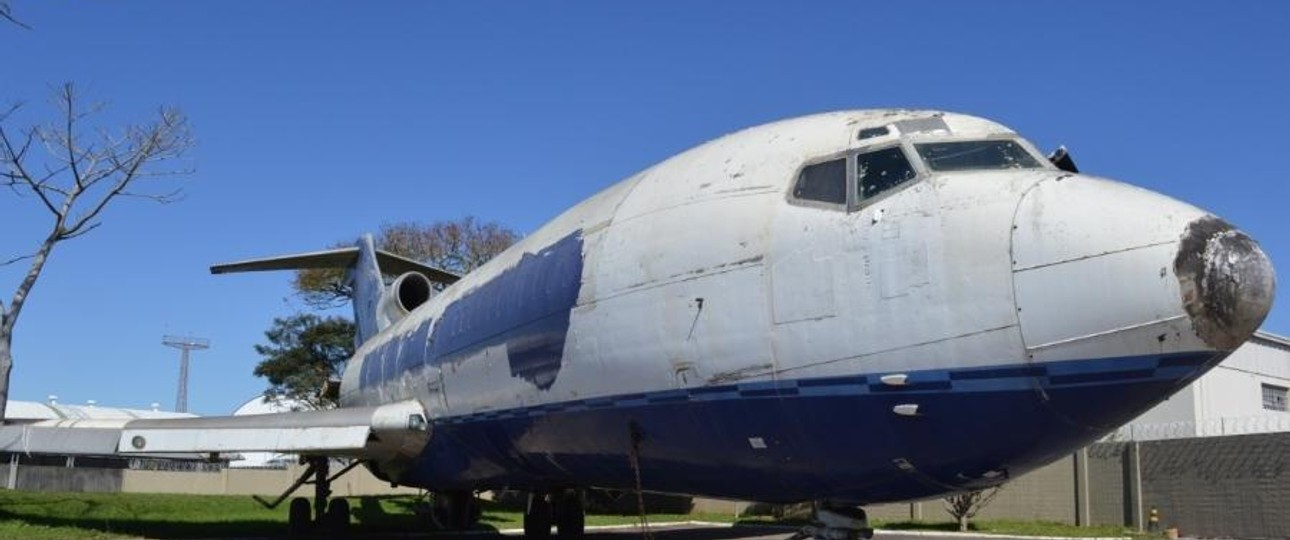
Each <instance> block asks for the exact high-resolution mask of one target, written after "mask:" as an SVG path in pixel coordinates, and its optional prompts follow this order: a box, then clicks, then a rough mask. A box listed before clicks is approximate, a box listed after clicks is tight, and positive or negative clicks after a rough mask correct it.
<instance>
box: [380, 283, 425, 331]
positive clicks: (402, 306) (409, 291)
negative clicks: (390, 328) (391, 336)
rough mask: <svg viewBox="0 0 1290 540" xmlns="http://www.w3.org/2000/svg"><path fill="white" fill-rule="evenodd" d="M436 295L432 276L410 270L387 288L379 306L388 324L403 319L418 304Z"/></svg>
mask: <svg viewBox="0 0 1290 540" xmlns="http://www.w3.org/2000/svg"><path fill="white" fill-rule="evenodd" d="M433 295H434V287H433V286H432V285H431V284H430V278H427V277H426V276H425V275H423V274H421V273H420V272H408V273H406V274H403V275H401V276H399V277H398V279H395V280H394V283H391V284H390V286H389V288H387V289H386V290H385V294H384V295H383V296H382V297H381V305H380V307H379V308H378V310H379V311H380V314H381V317H382V318H383V319H385V321H384V322H385V323H386V324H393V323H394V322H395V321H398V320H399V319H402V318H403V317H405V316H406V315H407V314H408V313H410V312H411V311H412V310H414V309H416V308H417V306H420V305H421V304H424V303H426V302H427V301H428V300H430V297H431V296H433Z"/></svg>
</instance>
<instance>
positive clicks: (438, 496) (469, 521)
mask: <svg viewBox="0 0 1290 540" xmlns="http://www.w3.org/2000/svg"><path fill="white" fill-rule="evenodd" d="M433 509H434V512H435V519H437V520H438V522H439V524H440V525H441V526H442V527H443V528H445V529H448V530H453V531H457V530H466V529H470V528H473V527H474V526H475V525H476V524H477V523H479V516H480V508H479V503H478V502H476V501H475V495H474V494H473V493H471V492H469V491H444V492H438V493H435V495H434V506H433Z"/></svg>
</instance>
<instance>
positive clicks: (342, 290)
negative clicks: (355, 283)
mask: <svg viewBox="0 0 1290 540" xmlns="http://www.w3.org/2000/svg"><path fill="white" fill-rule="evenodd" d="M519 238H520V236H519V234H518V233H516V232H515V231H513V230H511V229H508V228H507V227H506V226H504V225H502V224H500V223H497V222H494V221H490V222H481V221H479V220H478V219H476V218H475V217H474V216H466V217H463V218H460V219H457V220H452V221H436V222H434V223H430V224H424V223H414V222H410V221H404V222H400V223H392V224H385V225H382V226H381V232H380V234H379V235H377V238H376V244H377V247H379V248H380V249H383V250H385V251H389V252H391V253H395V254H398V255H402V256H404V257H408V258H410V259H414V260H418V261H421V262H424V263H426V264H429V265H432V266H436V267H439V268H442V269H444V270H447V271H449V272H454V273H458V274H465V273H466V272H469V271H471V270H474V269H475V268H476V267H478V266H479V265H481V264H484V263H486V262H488V260H489V259H491V258H493V256H494V255H497V254H498V253H501V252H502V251H503V250H505V249H506V248H508V247H510V246H511V244H514V243H515V241H516V240H519ZM349 245H351V244H349V243H341V244H337V246H336V247H347V246H349ZM343 276H344V273H343V272H342V271H340V270H330V269H309V270H300V271H297V272H296V277H295V280H294V281H293V282H292V287H294V288H295V289H296V292H298V293H299V294H300V296H301V297H302V298H304V300H305V303H306V304H309V306H311V307H313V308H315V309H329V308H334V307H337V306H339V305H343V304H344V303H345V302H348V301H349V298H350V290H349V286H348V285H346V284H345V280H344V279H343Z"/></svg>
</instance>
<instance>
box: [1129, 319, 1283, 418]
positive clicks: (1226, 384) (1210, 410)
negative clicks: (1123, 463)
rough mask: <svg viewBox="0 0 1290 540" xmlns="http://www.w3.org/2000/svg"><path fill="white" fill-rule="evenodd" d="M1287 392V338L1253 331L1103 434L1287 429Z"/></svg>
mask: <svg viewBox="0 0 1290 540" xmlns="http://www.w3.org/2000/svg"><path fill="white" fill-rule="evenodd" d="M1288 392H1290V339H1287V338H1284V337H1281V336H1277V335H1273V334H1268V333H1266V332H1257V333H1255V334H1254V337H1252V338H1250V341H1249V342H1247V343H1246V344H1245V345H1242V346H1241V348H1239V349H1237V350H1236V351H1235V352H1233V353H1232V355H1231V356H1229V357H1227V359H1226V360H1224V361H1223V363H1221V364H1219V365H1218V366H1217V367H1215V368H1214V369H1212V370H1210V372H1209V373H1206V374H1205V375H1204V376H1202V377H1201V378H1200V379H1197V380H1196V382H1194V383H1192V384H1191V385H1189V386H1187V387H1186V388H1184V389H1182V390H1181V391H1179V392H1178V393H1177V394H1174V396H1173V397H1171V398H1169V399H1168V400H1167V401H1165V402H1164V403H1161V404H1160V405H1157V406H1156V407H1155V408H1154V409H1151V410H1150V411H1147V412H1146V413H1144V414H1143V415H1142V416H1139V417H1138V418H1136V419H1134V420H1133V421H1132V422H1130V423H1129V424H1127V425H1125V426H1124V427H1122V428H1120V429H1119V430H1118V431H1117V432H1115V433H1113V434H1112V435H1111V436H1110V437H1108V439H1110V440H1130V439H1133V440H1153V439H1176V438H1183V437H1212V436H1219V435H1240V434H1245V433H1266V432H1273V431H1290V411H1288V410H1287V393H1288Z"/></svg>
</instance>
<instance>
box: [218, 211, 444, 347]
mask: <svg viewBox="0 0 1290 540" xmlns="http://www.w3.org/2000/svg"><path fill="white" fill-rule="evenodd" d="M304 268H344V269H346V273H345V275H346V279H347V280H348V281H349V285H350V289H351V290H352V291H353V294H354V297H353V298H352V301H353V304H354V324H355V326H357V328H358V334H357V335H356V336H355V342H356V343H357V344H359V345H361V344H362V343H363V342H364V341H367V340H368V339H369V338H371V337H372V336H374V335H376V334H377V333H378V332H380V331H381V330H382V329H383V328H384V326H385V324H383V319H382V318H381V316H380V315H381V314H380V310H381V301H382V299H383V298H384V297H385V295H386V294H389V293H388V292H387V291H386V288H385V278H384V275H385V274H391V275H398V274H403V273H406V272H419V273H421V274H422V275H424V276H425V277H426V278H428V279H429V280H430V281H432V282H436V283H442V284H444V285H450V284H452V283H454V282H456V281H457V280H458V279H461V276H458V275H457V274H454V273H452V272H448V271H446V270H442V269H439V268H435V267H433V266H428V265H425V264H421V263H419V262H417V261H414V260H412V259H408V258H405V257H400V256H398V255H395V254H393V253H389V252H386V251H380V250H378V249H376V245H375V243H374V242H373V240H372V235H370V234H365V235H363V236H362V237H361V238H359V239H358V242H357V243H355V245H354V247H348V248H340V249H332V250H328V251H315V252H312V253H301V254H298V255H285V256H281V257H269V258H263V259H251V260H247V261H238V262H233V263H227V264H217V265H214V266H211V273H212V274H229V273H233V272H258V271H265V270H298V269H304Z"/></svg>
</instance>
